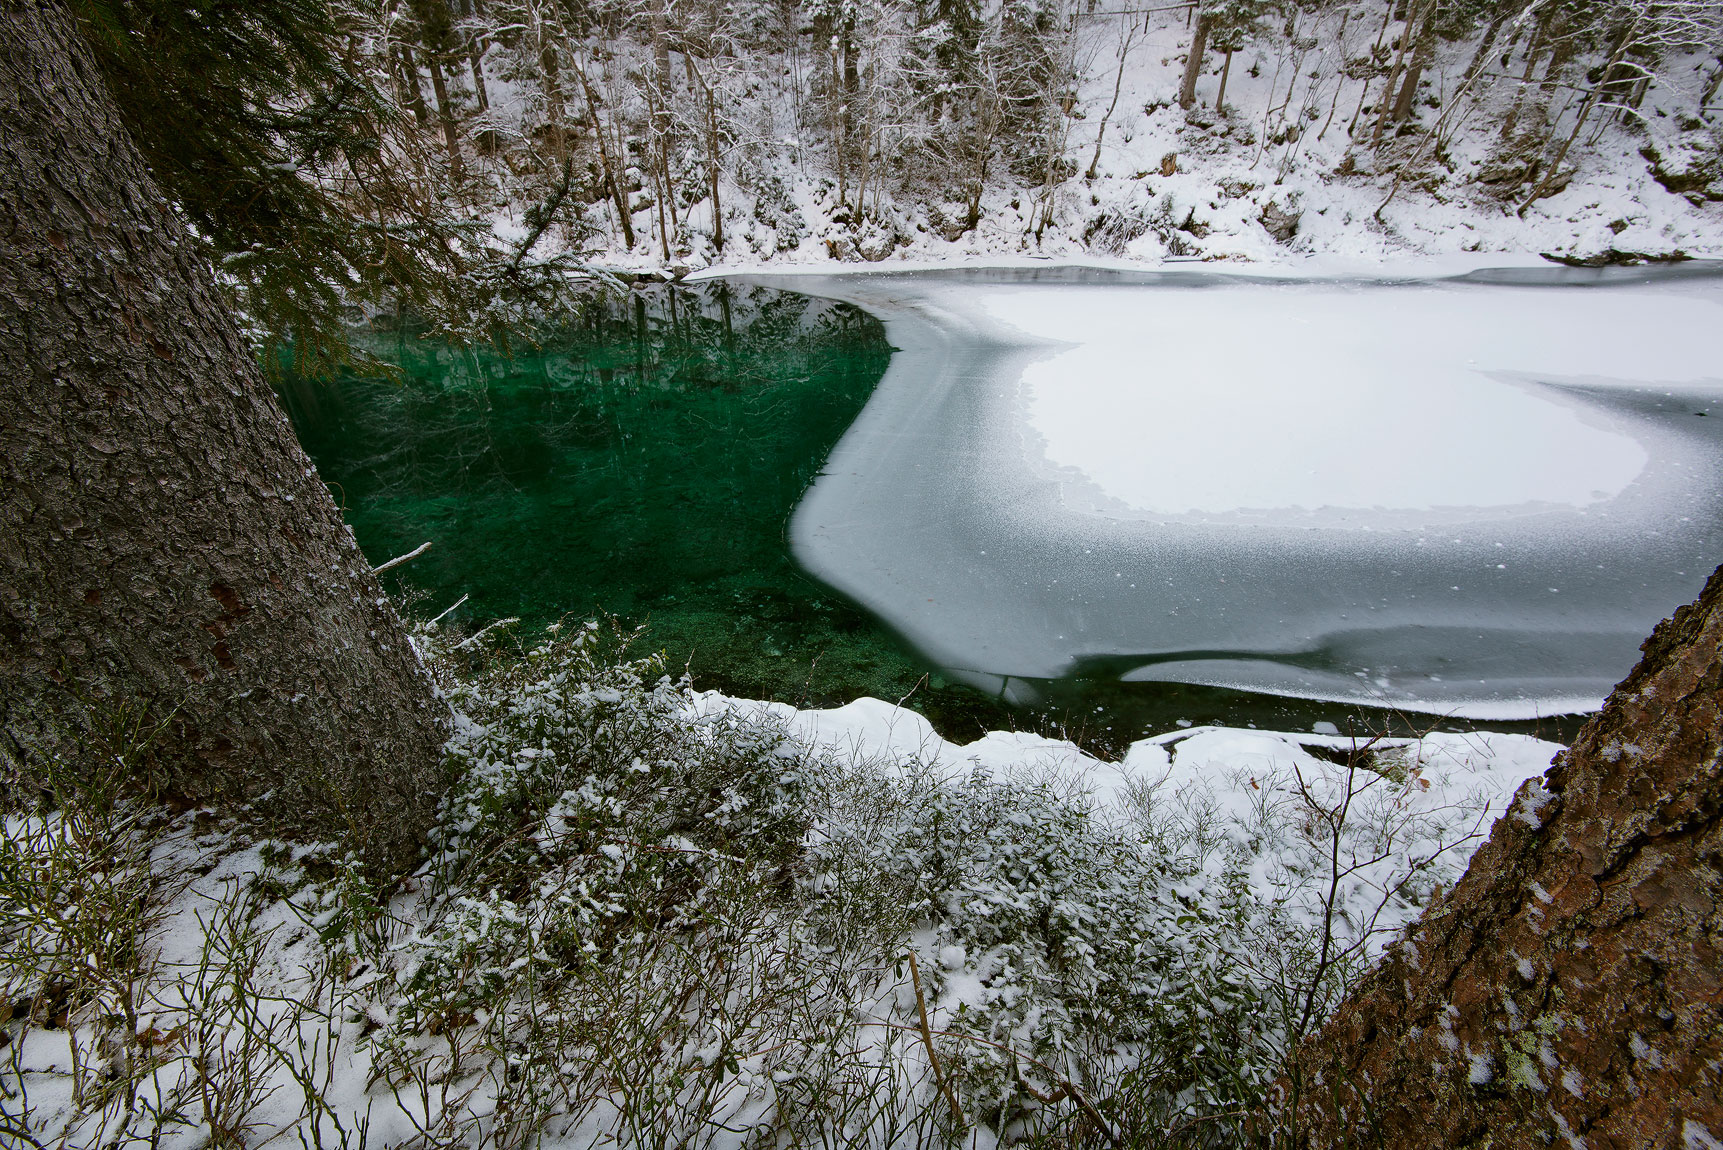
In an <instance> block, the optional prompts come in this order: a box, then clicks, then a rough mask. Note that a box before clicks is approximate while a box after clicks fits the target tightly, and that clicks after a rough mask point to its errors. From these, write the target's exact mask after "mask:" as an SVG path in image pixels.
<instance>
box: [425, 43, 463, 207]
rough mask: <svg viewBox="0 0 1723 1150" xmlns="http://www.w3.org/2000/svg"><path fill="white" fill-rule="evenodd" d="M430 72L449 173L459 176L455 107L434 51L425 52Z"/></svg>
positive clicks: (458, 141)
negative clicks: (450, 100)
mask: <svg viewBox="0 0 1723 1150" xmlns="http://www.w3.org/2000/svg"><path fill="white" fill-rule="evenodd" d="M426 55H428V56H429V57H430V59H429V60H428V61H427V63H428V64H429V65H430V72H431V91H432V92H433V93H435V94H436V97H437V122H438V123H440V124H441V125H442V126H443V143H444V145H445V146H447V147H448V149H449V174H450V175H451V176H453V177H454V178H455V179H456V180H459V179H460V178H461V135H460V132H459V130H458V129H456V127H455V109H454V106H453V105H451V104H450V103H449V86H448V84H447V83H446V82H445V81H444V80H443V62H442V60H441V59H439V58H438V56H437V54H436V53H434V52H430V53H426Z"/></svg>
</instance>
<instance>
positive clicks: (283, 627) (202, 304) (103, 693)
mask: <svg viewBox="0 0 1723 1150" xmlns="http://www.w3.org/2000/svg"><path fill="white" fill-rule="evenodd" d="M0 122H4V123H5V125H6V129H5V131H4V133H0V228H3V229H4V236H3V239H0V363H4V364H5V365H6V370H5V371H4V372H0V722H3V723H4V729H5V737H4V738H0V759H5V758H7V757H10V758H12V759H13V760H14V762H13V766H14V767H16V766H18V765H19V762H20V761H22V760H24V759H25V758H27V757H28V756H30V755H32V754H35V753H43V752H49V751H52V750H53V749H55V748H56V747H65V746H66V745H67V744H66V743H65V742H64V739H65V734H66V732H67V730H68V728H66V727H64V726H62V724H63V723H67V722H71V723H76V722H77V720H78V716H79V715H80V714H82V715H84V716H86V717H87V716H88V715H89V713H90V711H91V709H92V708H93V709H94V710H96V711H100V710H101V709H103V708H105V707H110V706H114V705H119V704H124V705H127V706H134V707H135V706H137V705H138V704H142V705H144V706H147V707H148V708H149V709H150V711H151V713H152V714H153V715H154V716H155V717H156V718H157V719H158V720H162V721H167V722H168V729H167V735H166V741H165V742H164V743H163V744H162V753H161V755H160V756H159V761H158V763H157V765H158V766H159V767H160V769H161V770H162V771H164V772H165V774H166V777H167V780H168V782H169V785H170V786H171V787H172V788H174V790H175V791H177V792H178V793H180V794H182V795H184V796H186V797H189V798H192V799H195V800H200V801H201V800H206V799H228V800H231V799H236V798H237V799H246V800H255V799H259V798H260V797H262V796H265V795H267V796H269V797H268V801H267V802H265V803H260V804H259V809H260V811H261V812H262V813H264V814H265V815H266V816H271V817H273V818H274V819H276V820H277V821H279V822H280V823H281V824H283V825H284V826H285V827H286V828H287V829H291V830H294V831H297V832H300V833H311V834H315V835H317V836H319V837H324V838H331V839H338V840H340V841H341V842H343V843H344V844H345V845H348V846H350V847H352V848H353V849H355V850H357V851H359V852H361V854H362V855H363V857H364V858H365V859H366V860H367V861H368V862H369V863H370V864H372V865H373V866H374V867H377V868H383V867H387V866H390V865H393V864H397V863H401V862H405V861H407V860H408V859H409V858H410V857H411V856H412V854H413V852H414V850H415V847H416V843H417V840H418V836H419V834H420V832H421V831H422V830H423V829H424V827H425V826H426V825H427V824H428V822H429V819H430V816H431V813H432V809H433V804H434V802H435V796H434V794H433V793H432V791H433V785H432V780H433V778H434V771H435V765H436V762H437V755H438V747H439V745H440V743H441V741H442V739H443V737H444V732H443V728H444V725H445V723H446V711H445V710H444V708H443V707H442V705H441V704H440V703H439V702H438V701H437V699H436V696H435V691H434V688H433V686H432V684H431V682H430V680H429V677H428V675H427V674H426V672H425V670H424V669H423V668H422V667H421V666H420V665H419V662H418V659H417V657H416V655H415V654H414V652H413V651H412V649H411V647H410V646H409V644H408V642H407V638H406V636H405V634H404V632H403V630H402V627H401V624H400V621H399V619H398V618H397V617H396V615H395V612H394V610H393V609H392V608H391V607H390V605H389V602H388V600H387V599H385V598H384V597H383V595H382V592H381V590H380V589H379V586H378V583H377V580H376V578H375V577H374V576H373V575H372V574H371V571H370V568H369V566H368V564H367V563H366V561H365V558H364V556H363V555H361V554H360V553H359V549H358V547H357V546H356V545H355V543H354V542H353V538H352V535H351V534H350V533H349V532H348V531H347V529H346V528H345V527H344V526H343V525H342V523H341V517H340V515H339V513H338V511H337V510H336V507H335V505H334V503H333V501H332V500H331V499H330V496H329V492H328V491H327V490H326V489H325V488H324V486H323V484H322V483H321V482H319V481H318V478H317V476H316V474H315V472H314V471H313V469H312V467H311V463H310V461H309V460H308V459H306V457H305V454H304V452H303V451H301V450H300V448H299V445H298V443H297V442H296V441H295V440H294V437H293V432H292V429H291V428H290V427H289V426H288V423H287V419H286V417H285V416H284V415H283V414H282V411H281V408H280V406H279V405H278V404H277V402H276V400H275V397H274V395H273V394H272V393H271V392H270V389H269V387H268V386H267V385H266V384H265V382H264V380H263V378H262V375H261V373H260V371H259V369H258V366H257V364H256V361H255V359H254V358H253V353H252V351H251V349H250V348H249V347H248V346H247V345H246V343H245V341H244V340H243V339H242V338H241V337H240V335H239V333H238V331H237V329H236V327H235V325H234V323H233V320H232V319H231V318H230V316H229V315H228V314H227V312H226V310H225V308H224V306H223V304H222V302H221V300H220V298H219V297H218V296H217V294H216V292H215V289H214V285H213V281H212V280H211V276H210V272H209V269H208V267H207V266H206V265H205V264H204V263H203V261H202V260H201V258H200V257H199V255H198V254H197V248H196V247H195V245H194V244H193V243H192V242H191V240H190V238H189V236H188V235H187V233H186V231H185V229H184V228H183V227H182V225H181V224H180V223H179V221H178V219H177V218H176V216H175V215H174V214H173V213H172V211H171V209H170V208H169V206H168V205H167V204H166V203H164V202H163V200H162V197H161V195H160V193H159V192H158V191H157V189H156V187H155V185H154V183H153V181H152V180H151V179H150V176H149V174H148V172H147V171H146V170H145V167H144V164H143V161H142V159H141V157H140V156H139V154H138V152H137V149H136V148H135V147H134V146H133V144H132V142H131V140H130V139H129V138H128V137H127V135H126V133H125V130H124V128H123V126H122V125H121V123H120V119H119V115H118V112H117V110H116V109H115V107H114V105H113V101H112V98H111V97H110V96H109V95H108V93H107V90H106V88H105V87H104V86H103V84H102V81H101V79H100V77H99V74H98V73H97V71H96V68H95V65H94V63H93V61H92V59H91V57H90V55H89V54H88V52H87V51H86V50H85V47H84V45H83V43H82V42H81V41H80V40H79V39H78V36H77V34H76V32H75V31H74V29H73V26H72V23H71V20H70V19H69V17H68V16H67V14H66V12H65V11H64V10H63V9H62V8H61V7H60V6H59V4H58V3H57V2H55V0H0ZM71 730H74V731H75V727H74V728H71ZM57 732H58V733H57ZM0 765H4V763H3V762H0Z"/></svg>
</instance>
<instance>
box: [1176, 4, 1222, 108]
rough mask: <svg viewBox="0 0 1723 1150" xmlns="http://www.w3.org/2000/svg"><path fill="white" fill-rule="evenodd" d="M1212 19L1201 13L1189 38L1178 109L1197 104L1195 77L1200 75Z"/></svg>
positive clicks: (1212, 23) (1212, 24) (1212, 22)
mask: <svg viewBox="0 0 1723 1150" xmlns="http://www.w3.org/2000/svg"><path fill="white" fill-rule="evenodd" d="M1213 26H1214V17H1213V16H1210V15H1209V14H1208V13H1206V12H1205V13H1203V14H1202V15H1201V16H1198V17H1197V30H1196V33H1195V34H1194V35H1192V37H1191V51H1190V55H1189V56H1186V57H1185V80H1184V83H1183V84H1181V85H1180V86H1179V107H1181V108H1189V107H1190V106H1191V105H1192V104H1195V103H1196V102H1197V77H1198V76H1200V75H1202V70H1203V54H1204V52H1205V51H1206V50H1207V48H1208V33H1209V29H1210V28H1211V27H1213Z"/></svg>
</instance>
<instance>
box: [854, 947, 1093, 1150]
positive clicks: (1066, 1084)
mask: <svg viewBox="0 0 1723 1150" xmlns="http://www.w3.org/2000/svg"><path fill="white" fill-rule="evenodd" d="M910 973H911V974H914V973H915V966H914V964H913V962H912V963H911V965H910ZM861 1025H863V1026H883V1027H885V1028H886V1029H887V1030H907V1031H909V1032H910V1033H912V1034H914V1033H918V1031H917V1029H916V1028H915V1027H913V1026H905V1025H904V1024H903V1023H901V1022H864V1023H862V1024H861ZM927 1034H932V1035H937V1036H938V1037H940V1038H956V1039H960V1040H962V1041H964V1042H977V1043H980V1044H981V1045H982V1046H991V1047H992V1048H993V1049H995V1050H1001V1051H1004V1052H1005V1053H1006V1054H1009V1055H1010V1056H1011V1057H1012V1058H1021V1059H1022V1060H1023V1061H1025V1062H1027V1063H1029V1064H1030V1065H1031V1066H1039V1067H1040V1068H1041V1069H1042V1070H1045V1071H1046V1072H1047V1073H1048V1074H1049V1075H1051V1076H1052V1078H1053V1081H1055V1082H1057V1083H1058V1084H1059V1091H1062V1092H1063V1093H1064V1095H1065V1096H1066V1097H1068V1098H1070V1099H1071V1100H1072V1101H1073V1102H1075V1103H1076V1104H1077V1105H1078V1106H1080V1107H1081V1108H1082V1110H1083V1113H1085V1114H1087V1115H1088V1116H1089V1119H1090V1120H1091V1121H1092V1122H1094V1123H1095V1125H1096V1126H1099V1127H1100V1128H1101V1133H1103V1134H1105V1135H1106V1136H1107V1141H1108V1142H1111V1143H1112V1144H1113V1145H1114V1146H1119V1147H1122V1146H1123V1145H1124V1140H1123V1139H1121V1138H1120V1137H1119V1134H1118V1131H1116V1130H1114V1129H1113V1126H1112V1124H1111V1123H1110V1122H1108V1121H1107V1120H1106V1118H1104V1117H1102V1115H1101V1112H1100V1111H1099V1110H1097V1109H1096V1108H1095V1104H1094V1103H1093V1102H1090V1101H1089V1098H1088V1096H1087V1095H1086V1094H1084V1093H1083V1092H1082V1091H1081V1090H1079V1089H1078V1088H1077V1084H1076V1083H1075V1082H1072V1081H1070V1080H1068V1079H1067V1078H1066V1077H1065V1076H1064V1075H1062V1074H1060V1073H1059V1072H1058V1071H1057V1070H1054V1069H1053V1068H1052V1067H1051V1066H1048V1065H1047V1064H1046V1063H1045V1062H1042V1061H1041V1060H1040V1059H1039V1058H1031V1057H1029V1055H1027V1054H1024V1053H1023V1052H1022V1051H1020V1050H1017V1049H1014V1048H1013V1047H1010V1046H1007V1045H1005V1044H1004V1043H1003V1042H994V1041H993V1040H992V1039H990V1038H982V1037H981V1036H980V1035H976V1034H959V1033H958V1032H957V1031H955V1030H929V1031H927ZM923 1040H924V1041H925V1040H926V1039H925V1036H924V1039H923ZM1023 1085H1024V1086H1025V1087H1028V1085H1029V1084H1028V1083H1027V1082H1025V1083H1023ZM1029 1092H1030V1093H1031V1094H1033V1095H1035V1096H1036V1097H1037V1098H1039V1099H1041V1100H1042V1101H1047V1100H1048V1099H1050V1098H1057V1096H1058V1092H1055V1093H1054V1094H1052V1095H1042V1094H1041V1092H1040V1091H1038V1090H1034V1089H1031V1090H1030V1091H1029Z"/></svg>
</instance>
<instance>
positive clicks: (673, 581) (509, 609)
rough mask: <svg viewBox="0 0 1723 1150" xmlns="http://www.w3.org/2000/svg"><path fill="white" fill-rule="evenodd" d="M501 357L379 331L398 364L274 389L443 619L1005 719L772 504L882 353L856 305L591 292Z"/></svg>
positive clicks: (760, 686)
mask: <svg viewBox="0 0 1723 1150" xmlns="http://www.w3.org/2000/svg"><path fill="white" fill-rule="evenodd" d="M536 339H537V346H533V345H532V344H517V345H516V346H515V347H513V348H512V349H511V350H512V353H513V354H512V355H504V354H502V353H500V352H498V351H496V350H494V349H489V348H458V347H453V346H450V345H448V344H446V343H443V342H441V341H434V340H426V339H423V338H420V337H419V335H418V333H416V332H415V331H413V330H412V329H411V328H410V327H408V326H400V327H397V328H395V329H394V330H374V331H372V332H369V333H367V334H366V335H365V336H364V337H363V339H362V342H363V343H364V345H365V347H366V350H367V351H369V352H371V353H372V354H374V355H376V356H378V357H379V358H381V359H383V360H385V361H386V362H389V363H391V364H393V365H396V366H398V367H399V368H400V372H401V377H400V379H399V380H398V381H387V380H378V379H366V378H354V377H347V378H341V379H337V380H335V381H333V382H330V383H312V382H310V381H307V380H303V379H296V378H292V377H289V378H288V379H287V380H286V381H285V383H284V386H283V388H282V391H283V394H284V397H285V398H286V400H287V404H288V407H289V410H290V413H291V415H292V417H293V422H294V426H295V428H296V429H297V430H298V432H299V436H300V439H301V442H303V443H304V445H305V448H306V450H307V451H308V452H309V453H310V455H311V457H312V459H313V460H314V461H315V462H316V464H317V468H318V471H319V472H320V474H321V475H322V476H323V478H324V480H325V482H327V483H328V484H329V486H330V489H331V490H332V491H333V492H334V494H335V497H336V500H337V501H338V503H339V504H340V505H341V507H342V509H343V513H344V514H345V515H346V517H347V521H348V522H349V523H350V524H351V525H352V526H353V529H354V531H355V533H356V534H357V536H358V538H359V543H360V546H361V547H362V548H363V549H364V551H365V554H366V555H367V556H368V557H369V558H370V559H371V561H372V562H373V563H381V562H382V561H384V560H385V559H388V558H390V557H392V556H395V555H400V554H403V553H405V552H407V551H410V550H412V549H413V548H415V547H417V546H418V545H419V544H421V543H423V542H426V541H430V542H431V543H432V544H433V546H432V548H431V550H430V551H428V552H426V553H425V554H424V555H422V556H421V557H419V558H417V559H415V560H413V561H412V562H411V563H410V564H408V565H406V566H404V567H401V568H397V569H395V570H394V571H392V572H390V573H389V575H387V576H385V578H386V579H389V580H391V587H392V588H393V589H395V590H397V591H407V592H408V593H410V594H414V595H418V596H422V597H423V599H422V603H421V604H420V605H419V608H418V609H419V610H420V611H421V612H422V613H428V614H435V613H437V612H440V611H442V610H443V609H444V608H446V607H448V606H449V605H450V604H452V603H454V602H455V601H456V600H458V599H460V597H461V596H462V595H466V596H468V598H467V600H466V602H465V603H464V604H463V605H462V606H461V607H460V608H459V609H458V610H457V611H456V612H455V613H454V614H453V615H451V620H454V621H458V622H465V623H468V624H476V623H483V622H487V621H490V620H493V619H498V618H503V617H507V616H518V617H520V619H521V621H522V624H521V626H522V629H523V630H525V631H528V632H530V631H532V630H535V629H537V628H541V627H543V626H544V625H545V624H547V623H550V622H553V621H555V620H557V619H558V618H560V617H562V616H564V615H569V614H572V615H576V616H581V617H585V616H590V615H593V614H612V615H616V616H619V617H621V618H622V619H623V620H624V621H626V622H630V623H637V624H643V625H645V627H646V634H645V636H644V639H643V642H644V643H645V644H646V646H647V647H648V648H650V649H655V650H662V651H664V652H665V654H666V655H667V657H668V662H669V665H670V667H671V668H672V669H673V670H680V669H682V668H687V669H688V670H689V671H690V672H691V673H692V674H693V675H694V678H695V680H696V682H697V684H698V685H699V686H701V687H711V688H716V689H719V690H723V691H727V692H731V693H735V694H740V695H746V696H750V697H762V698H773V699H779V700H783V701H786V702H791V703H796V704H799V705H811V706H825V705H838V704H841V703H844V702H848V701H849V700H850V699H853V698H856V697H858V696H860V695H875V696H881V697H887V698H892V699H896V698H901V697H902V696H904V695H909V694H911V693H912V692H913V693H916V694H917V695H918V700H917V701H918V702H919V703H920V705H921V706H923V707H924V708H925V709H927V710H928V711H929V713H930V714H934V715H936V716H937V717H938V719H940V720H942V721H943V723H942V725H945V726H948V727H953V728H955V729H958V730H963V731H971V730H978V729H981V728H983V727H989V726H998V725H1000V724H1001V723H1008V722H1009V721H1010V718H1009V714H1008V712H1007V710H1006V708H1005V707H1004V706H1003V705H1002V704H998V703H996V702H994V701H992V700H989V699H987V698H986V697H985V696H983V695H980V694H978V693H976V692H973V691H970V690H969V689H967V688H964V687H961V686H957V685H952V684H944V683H942V682H939V681H938V679H937V677H936V676H932V675H929V674H928V668H927V666H926V665H925V664H924V663H923V661H922V660H920V659H919V658H918V657H917V656H915V655H914V654H913V653H912V652H910V651H909V650H908V649H907V648H906V647H905V646H904V645H903V644H902V643H900V642H899V641H898V640H897V639H896V637H895V636H894V635H892V634H891V633H890V632H889V631H887V630H885V629H884V628H883V627H881V626H880V625H878V624H877V623H876V622H875V621H874V620H873V619H872V617H871V616H869V615H867V614H866V613H864V612H862V611H860V610H859V609H857V608H856V607H854V606H852V605H851V604H850V603H849V602H848V601H846V600H845V599H843V598H842V597H841V596H837V595H834V594H832V593H831V592H829V591H828V590H826V589H825V588H823V587H821V586H819V585H818V584H816V583H815V582H813V581H812V580H810V579H809V578H808V577H807V576H805V575H803V574H802V573H801V572H800V571H799V570H798V569H797V567H796V565H795V563H794V561H793V560H792V559H791V558H790V556H789V552H788V549H787V547H786V546H785V542H784V531H785V524H786V522H787V520H788V519H789V515H790V511H791V510H792V509H793V508H794V506H795V504H796V501H797V500H798V499H799V498H800V496H801V494H802V492H803V490H804V489H805V488H806V487H807V485H808V484H809V483H810V482H811V481H812V480H813V478H814V476H815V475H816V474H817V472H818V470H819V468H820V466H821V464H822V463H823V462H824V461H825V458H826V455H827V454H828V453H829V451H830V450H831V447H832V445H833V444H834V443H836V442H837V440H838V438H839V437H840V436H841V435H842V434H843V432H844V430H845V429H846V428H847V427H848V426H849V424H850V422H851V421H852V420H853V419H854V418H855V415H856V413H857V412H858V411H860V410H861V407H862V405H863V404H864V403H865V402H866V401H867V398H868V396H869V395H870V394H871V392H872V391H873V388H874V385H875V384H876V383H878V381H879V378H880V375H881V374H882V373H883V372H884V370H885V365H886V361H887V360H888V359H889V357H890V354H891V349H890V347H889V346H888V345H887V344H886V342H885V336H884V332H883V329H882V328H881V326H880V324H879V323H878V321H876V320H875V319H873V318H872V317H871V316H869V315H867V314H866V313H865V312H862V311H861V310H859V309H857V308H854V307H851V306H850V305H847V304H841V303H835V302H831V301H825V300H818V299H814V298H812V297H809V296H803V295H797V294H793V293H787V292H777V291H771V290H767V289H763V288H757V289H748V288H743V289H733V288H730V287H728V286H727V285H713V286H703V287H667V286H656V287H651V288H641V289H636V290H633V291H629V292H595V293H594V294H593V295H592V296H591V297H590V298H588V299H587V300H586V302H585V303H584V305H583V306H582V307H581V309H580V311H579V313H578V314H575V315H572V316H570V317H568V319H567V321H566V322H565V323H563V324H562V325H560V326H558V327H556V328H553V329H549V330H545V331H541V332H538V333H536Z"/></svg>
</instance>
